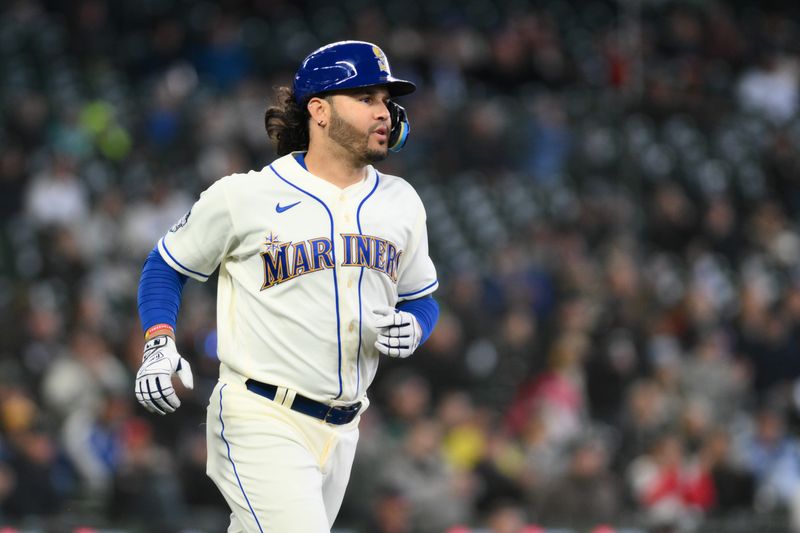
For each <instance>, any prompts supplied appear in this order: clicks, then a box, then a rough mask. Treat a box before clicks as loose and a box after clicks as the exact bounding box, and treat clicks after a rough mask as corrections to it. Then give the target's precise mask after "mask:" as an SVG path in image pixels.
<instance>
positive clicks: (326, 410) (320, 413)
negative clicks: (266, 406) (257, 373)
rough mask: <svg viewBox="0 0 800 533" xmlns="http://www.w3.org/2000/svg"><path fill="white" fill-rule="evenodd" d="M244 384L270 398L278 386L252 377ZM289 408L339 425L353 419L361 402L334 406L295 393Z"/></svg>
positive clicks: (273, 395)
mask: <svg viewBox="0 0 800 533" xmlns="http://www.w3.org/2000/svg"><path fill="white" fill-rule="evenodd" d="M244 384H245V386H246V387H247V390H249V391H250V392H254V393H256V394H258V395H260V396H263V397H264V398H268V399H270V400H274V399H275V394H276V393H277V391H278V387H276V386H275V385H270V384H269V383H261V382H260V381H256V380H254V379H248V380H247V381H245V382H244ZM291 408H292V410H294V411H297V412H298V413H303V414H304V415H308V416H313V417H314V418H318V419H320V420H322V421H323V422H326V423H328V424H334V425H337V426H340V425H342V424H347V423H349V422H352V421H353V419H354V418H355V417H356V415H357V414H358V411H359V409H361V402H356V403H354V404H353V405H348V406H340V407H334V406H330V405H327V404H324V403H321V402H318V401H316V400H312V399H311V398H306V397H305V396H302V395H300V394H297V395H295V397H294V401H293V402H292V407H291Z"/></svg>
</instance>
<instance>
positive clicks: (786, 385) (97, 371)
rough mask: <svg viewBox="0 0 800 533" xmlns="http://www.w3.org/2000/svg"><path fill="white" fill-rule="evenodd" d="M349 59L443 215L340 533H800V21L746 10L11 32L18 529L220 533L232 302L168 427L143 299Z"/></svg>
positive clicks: (715, 5)
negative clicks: (376, 92)
mask: <svg viewBox="0 0 800 533" xmlns="http://www.w3.org/2000/svg"><path fill="white" fill-rule="evenodd" d="M345 38H354V39H363V40H368V41H373V42H376V43H379V44H381V45H382V46H383V47H384V49H385V50H386V52H387V54H388V56H389V57H390V59H391V61H392V67H393V69H394V71H395V74H396V75H399V76H400V77H403V78H408V79H412V80H414V81H416V82H417V83H418V85H419V87H420V90H419V91H418V92H417V93H416V94H415V95H414V96H413V97H409V98H407V99H406V100H404V101H403V103H404V105H406V107H407V109H408V110H409V114H410V117H411V121H412V127H413V133H412V135H411V138H410V141H409V143H408V145H407V148H406V149H405V150H404V152H403V153H401V154H400V155H397V156H392V157H391V158H390V159H389V160H387V161H386V162H385V163H382V164H381V165H380V169H381V170H383V171H384V172H387V173H393V174H398V175H401V176H404V177H407V178H408V179H409V181H411V182H412V183H413V184H414V185H415V187H417V189H418V190H419V192H420V194H421V196H422V197H423V200H424V201H425V204H426V208H427V210H428V229H429V233H430V240H431V254H432V256H433V259H434V262H435V263H436V265H437V268H438V270H439V278H440V283H441V289H440V290H439V291H438V293H437V298H438V300H439V301H440V303H441V304H442V316H441V319H440V321H439V324H438V327H437V328H436V330H435V331H434V333H433V335H432V336H431V338H430V339H429V340H428V341H427V343H426V344H425V345H423V346H422V347H421V348H420V350H419V351H418V352H417V353H416V354H415V355H414V356H413V357H412V358H410V359H407V360H403V361H396V360H387V361H384V362H383V363H382V367H381V369H380V370H379V373H378V377H377V379H376V382H375V383H374V385H373V387H372V389H371V399H372V402H373V403H372V406H371V407H370V409H369V410H368V411H367V412H366V413H365V414H364V416H363V420H362V425H361V440H360V443H359V452H358V455H357V458H356V463H355V466H354V471H353V477H352V480H351V483H350V486H349V489H348V494H347V496H346V499H345V502H344V506H343V509H342V512H341V514H340V519H339V521H338V523H337V527H338V529H339V530H340V531H351V532H362V533H366V532H370V533H412V532H414V533H417V532H418V533H440V532H442V531H450V532H452V533H457V532H466V531H470V530H471V529H472V530H479V529H480V530H483V531H491V532H493V533H517V532H522V531H528V532H532V531H544V529H540V528H539V527H541V528H562V529H561V530H562V531H563V530H565V529H566V530H567V531H576V532H578V531H589V530H592V531H596V532H598V533H601V532H602V533H608V532H611V531H614V530H617V528H622V527H628V528H635V530H636V531H648V532H649V531H653V532H661V533H667V532H681V533H682V532H694V531H713V532H714V533H734V532H740V531H741V532H745V531H746V532H751V531H759V532H762V533H764V532H766V533H769V532H772V531H774V532H775V533H778V532H781V533H783V532H786V531H800V440H798V435H799V434H798V428H799V427H800V424H798V422H799V421H800V417H798V413H800V381H798V378H800V231H799V230H800V228H798V216H800V115H798V106H799V105H800V6H798V4H797V3H796V2H789V1H787V2H778V1H760V2H755V1H751V2H748V1H744V0H739V1H727V2H723V1H709V2H690V1H684V2H677V1H669V0H627V1H625V0H619V1H603V0H591V1H577V0H573V1H570V0H552V1H544V0H539V1H535V0H531V1H525V0H508V1H506V0H503V1H501V0H471V1H468V2H463V1H459V0H426V1H423V0H406V1H404V2H401V3H398V2H388V1H382V2H374V1H368V0H345V1H343V2H322V1H300V2H297V1H294V2H288V1H281V0H268V1H262V0H223V1H219V2H216V1H210V0H208V1H190V0H168V1H165V0H162V1H141V2H113V1H111V0H75V1H68V2H67V1H59V0H11V1H9V2H6V3H4V6H3V7H2V8H0V97H1V100H0V102H2V127H1V128H0V526H1V525H5V524H9V525H16V526H18V527H23V528H28V529H29V530H35V531H40V530H41V531H72V530H73V529H70V528H75V527H78V526H92V527H96V528H112V527H113V528H114V530H115V531H148V532H165V533H167V532H176V531H205V532H215V531H223V530H224V529H225V527H226V524H227V512H226V507H225V505H224V502H223V501H222V500H221V497H220V496H219V495H218V494H217V491H216V489H215V488H214V487H213V485H212V484H211V482H210V481H209V480H208V479H207V478H206V477H205V440H204V427H203V421H204V419H205V406H206V402H207V398H208V396H209V394H210V391H211V388H212V387H213V385H214V383H215V380H216V376H217V361H216V339H215V331H214V320H215V316H214V313H215V305H214V294H215V283H214V281H213V280H212V281H211V282H209V283H207V284H205V285H201V284H198V283H194V282H191V283H189V284H188V285H187V287H186V290H185V291H184V298H183V305H182V310H181V316H180V318H179V323H178V324H179V328H178V337H179V341H178V345H179V347H180V349H181V351H182V353H183V354H184V355H185V356H187V357H188V358H189V359H190V360H191V361H192V365H193V369H194V370H195V388H194V390H193V391H188V390H182V391H180V396H181V398H182V401H183V405H182V407H181V409H180V411H179V412H178V413H177V414H174V415H171V416H168V417H155V416H152V415H149V414H147V413H145V412H144V411H143V410H142V409H141V408H140V407H139V406H138V404H137V403H136V402H135V399H134V396H133V394H132V387H133V374H134V373H135V371H136V369H137V368H138V366H139V362H140V358H141V349H142V344H143V341H142V331H141V328H140V325H139V322H138V317H137V313H136V287H137V282H138V276H139V273H140V269H141V265H142V263H143V261H144V258H145V256H146V255H147V253H148V252H149V250H151V249H152V247H153V245H154V244H155V242H156V240H157V239H158V238H159V237H160V236H161V235H162V234H163V233H164V232H165V231H166V230H167V229H168V228H169V227H170V226H171V225H172V224H173V223H174V222H175V221H176V220H178V219H179V218H180V217H181V216H182V215H183V214H184V213H185V212H186V211H187V210H188V208H189V207H190V206H191V204H192V202H193V201H194V198H196V197H197V195H198V194H199V192H200V191H202V190H203V189H205V188H206V187H207V186H208V185H209V184H211V183H212V182H213V181H214V180H216V179H218V178H219V177H221V176H224V175H227V174H230V173H233V172H240V171H247V170H250V169H252V168H261V167H262V166H263V165H265V164H267V163H268V162H269V161H271V159H273V158H274V152H273V151H272V148H271V147H270V146H269V145H268V143H267V140H266V135H265V132H264V129H263V123H262V120H261V116H263V111H264V109H265V107H266V105H267V103H268V102H269V100H270V98H271V96H272V94H273V87H275V86H277V85H286V84H288V83H289V82H290V80H291V76H292V74H293V70H294V68H295V67H296V65H297V64H298V62H299V61H300V60H301V59H302V58H303V57H304V56H305V55H306V54H307V53H308V52H310V51H311V50H313V49H315V48H317V47H318V46H320V45H321V44H324V43H326V42H331V41H334V40H340V39H345ZM631 530H633V529H631ZM4 531H5V530H4ZM620 531H621V529H620Z"/></svg>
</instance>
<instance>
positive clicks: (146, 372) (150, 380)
mask: <svg viewBox="0 0 800 533" xmlns="http://www.w3.org/2000/svg"><path fill="white" fill-rule="evenodd" d="M176 373H177V374H178V377H179V378H180V380H181V383H183V386H184V387H186V388H187V389H191V388H193V387H194V378H193V377H192V367H191V366H189V361H187V360H186V359H184V358H183V357H181V356H180V354H179V353H178V349H177V348H176V346H175V339H173V338H172V337H170V336H169V335H159V336H157V337H153V338H152V339H150V340H149V341H147V342H146V343H145V345H144V356H143V357H142V367H141V368H140V369H139V371H138V372H137V373H136V399H137V400H139V403H140V404H142V405H143V406H144V408H145V409H147V410H148V411H150V412H151V413H158V414H160V415H165V414H167V413H174V412H175V409H177V408H178V407H180V406H181V401H180V400H179V399H178V395H177V394H175V388H174V387H173V386H172V375H173V374H176Z"/></svg>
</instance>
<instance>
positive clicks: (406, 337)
mask: <svg viewBox="0 0 800 533" xmlns="http://www.w3.org/2000/svg"><path fill="white" fill-rule="evenodd" d="M375 314H376V315H379V318H378V319H377V320H376V321H375V327H376V328H377V329H378V340H376V341H375V347H376V348H377V349H378V351H379V352H381V353H382V354H385V355H388V356H390V357H400V358H405V357H408V356H409V355H411V354H412V353H414V350H416V349H417V346H419V343H420V341H421V340H422V328H420V326H419V322H417V318H416V317H415V316H414V315H412V314H411V313H409V312H408V311H398V310H397V309H395V308H393V307H382V308H380V309H376V310H375Z"/></svg>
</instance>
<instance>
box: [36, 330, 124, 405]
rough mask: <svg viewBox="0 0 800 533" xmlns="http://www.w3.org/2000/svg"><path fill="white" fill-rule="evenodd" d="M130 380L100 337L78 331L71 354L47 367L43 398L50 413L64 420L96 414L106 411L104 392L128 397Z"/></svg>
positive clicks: (71, 347) (68, 353)
mask: <svg viewBox="0 0 800 533" xmlns="http://www.w3.org/2000/svg"><path fill="white" fill-rule="evenodd" d="M129 379H130V376H129V375H128V373H127V371H126V370H125V367H124V366H123V365H122V363H120V362H119V360H118V359H116V358H115V357H114V356H113V355H112V354H110V353H109V352H108V347H107V345H106V342H105V340H104V339H103V338H102V337H101V336H100V335H98V334H97V333H95V332H93V331H89V330H84V329H78V330H76V331H74V332H72V335H71V338H70V345H69V350H68V351H67V352H66V353H64V354H62V355H61V356H60V357H59V358H58V359H57V360H56V361H54V362H53V364H52V365H51V366H49V367H48V369H47V371H46V373H45V375H44V379H43V383H42V397H43V399H44V401H45V404H46V405H47V406H48V408H49V409H50V411H51V412H52V413H53V414H54V415H56V416H57V417H58V419H59V420H64V419H65V418H66V417H67V416H68V415H70V414H74V413H75V412H76V411H81V410H85V411H87V412H97V411H98V410H99V409H101V408H102V407H103V400H104V397H105V396H104V391H113V392H116V393H119V394H123V393H127V392H128V391H129V390H130V382H129Z"/></svg>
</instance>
